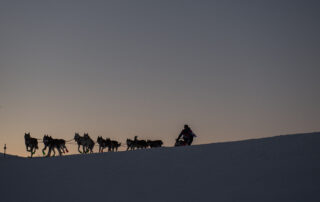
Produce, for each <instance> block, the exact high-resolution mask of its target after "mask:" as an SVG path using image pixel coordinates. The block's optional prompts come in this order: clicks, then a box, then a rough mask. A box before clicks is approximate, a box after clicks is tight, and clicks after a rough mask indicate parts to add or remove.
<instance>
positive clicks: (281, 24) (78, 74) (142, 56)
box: [0, 0, 320, 156]
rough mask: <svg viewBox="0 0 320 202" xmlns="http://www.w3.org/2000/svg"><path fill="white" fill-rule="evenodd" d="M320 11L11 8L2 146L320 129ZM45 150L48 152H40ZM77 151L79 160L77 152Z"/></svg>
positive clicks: (5, 30) (1, 45)
mask: <svg viewBox="0 0 320 202" xmlns="http://www.w3.org/2000/svg"><path fill="white" fill-rule="evenodd" d="M319 10H320V3H318V1H304V0H301V1H293V0H290V1H289V0H288V1H279V0H277V1H269V0H268V1H247V0H246V1H238V0H233V1H200V0H197V1H187V0H186V1H174V0H169V1H164V0H161V1H149V0H146V1H131V0H127V1H122V0H115V1H78V0H77V1H65V0H63V1H43V0H39V1H14V0H10V1H9V0H8V1H1V2H0V53H1V54H0V146H1V151H2V147H3V146H2V145H3V144H4V143H7V146H8V152H9V153H12V154H19V155H24V156H25V155H26V154H27V153H26V152H25V146H24V138H23V135H24V132H26V131H30V132H31V135H32V136H34V137H37V138H42V136H43V134H45V133H47V134H50V135H52V136H54V137H59V138H65V139H71V138H73V135H74V133H75V132H79V133H83V132H88V133H89V134H90V136H91V137H92V138H93V139H94V140H96V138H97V136H98V135H101V136H103V137H111V138H112V139H116V140H119V141H121V142H124V141H125V139H126V138H127V137H129V138H132V137H133V136H134V135H139V136H140V137H141V138H152V139H162V140H164V142H165V144H166V145H168V146H169V145H173V143H174V139H175V138H176V137H177V135H178V133H179V132H180V130H181V129H182V127H183V124H184V123H188V124H189V125H190V126H191V128H192V129H193V130H194V132H195V133H196V134H197V135H198V136H199V137H198V138H197V139H196V140H195V143H196V144H203V143H211V142H218V141H230V140H240V139H247V138H259V137H265V136H274V135H279V134H288V133H298V132H310V131H319V130H320V79H319V76H320V68H319V67H320V66H319V65H320V55H319V53H320V38H319V36H320V26H319V25H320V24H319V22H320V12H319ZM40 147H41V148H42V145H41V146H40ZM71 147H72V151H74V148H75V147H74V146H71Z"/></svg>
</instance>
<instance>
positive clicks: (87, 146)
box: [74, 133, 95, 154]
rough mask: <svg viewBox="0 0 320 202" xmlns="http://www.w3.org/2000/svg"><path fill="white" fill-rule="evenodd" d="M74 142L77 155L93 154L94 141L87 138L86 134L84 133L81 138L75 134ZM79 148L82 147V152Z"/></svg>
mask: <svg viewBox="0 0 320 202" xmlns="http://www.w3.org/2000/svg"><path fill="white" fill-rule="evenodd" d="M74 140H75V141H76V142H77V143H78V151H79V153H85V154H86V153H88V152H90V153H93V147H94V144H95V143H94V141H93V140H92V139H91V138H90V137H89V134H88V133H85V134H84V135H83V137H81V136H80V135H79V133H75V135H74ZM80 146H82V152H81V151H80Z"/></svg>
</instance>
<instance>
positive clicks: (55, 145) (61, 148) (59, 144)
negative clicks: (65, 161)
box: [42, 135, 68, 157]
mask: <svg viewBox="0 0 320 202" xmlns="http://www.w3.org/2000/svg"><path fill="white" fill-rule="evenodd" d="M43 144H44V146H45V147H44V148H43V149H42V153H43V155H45V150H46V149H47V147H48V148H49V151H48V154H47V157H49V156H51V152H52V151H53V156H55V154H56V152H55V149H57V150H58V152H59V156H61V155H62V153H66V152H68V149H67V147H66V141H65V140H64V139H53V138H52V137H51V136H49V135H44V137H43Z"/></svg>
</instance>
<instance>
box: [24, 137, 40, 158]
mask: <svg viewBox="0 0 320 202" xmlns="http://www.w3.org/2000/svg"><path fill="white" fill-rule="evenodd" d="M24 141H25V144H26V149H27V152H30V153H31V156H30V157H31V158H32V156H33V154H34V153H36V150H37V149H39V147H38V140H37V139H36V138H32V137H31V136H30V133H25V134H24Z"/></svg>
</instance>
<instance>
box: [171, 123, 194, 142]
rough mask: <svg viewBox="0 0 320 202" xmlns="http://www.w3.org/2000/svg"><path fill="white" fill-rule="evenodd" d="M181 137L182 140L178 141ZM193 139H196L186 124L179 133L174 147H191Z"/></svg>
mask: <svg viewBox="0 0 320 202" xmlns="http://www.w3.org/2000/svg"><path fill="white" fill-rule="evenodd" d="M181 137H182V139H183V140H180V138H181ZM194 137H196V135H195V134H194V133H193V132H192V130H191V128H190V127H189V126H188V125H187V124H186V125H184V129H183V130H182V131H181V132H180V134H179V136H178V138H177V139H176V143H175V146H185V145H191V144H192V142H193V138H194Z"/></svg>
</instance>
